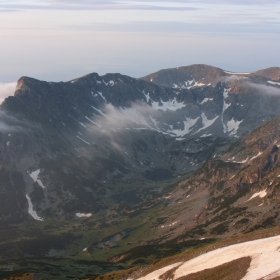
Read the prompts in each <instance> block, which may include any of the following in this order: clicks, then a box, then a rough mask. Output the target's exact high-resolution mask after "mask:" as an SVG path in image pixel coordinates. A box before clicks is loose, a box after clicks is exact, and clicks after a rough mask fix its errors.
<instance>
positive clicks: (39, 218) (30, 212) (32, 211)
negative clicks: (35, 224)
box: [25, 194, 44, 222]
mask: <svg viewBox="0 0 280 280" xmlns="http://www.w3.org/2000/svg"><path fill="white" fill-rule="evenodd" d="M25 197H26V199H27V201H28V214H30V215H31V216H32V218H33V219H34V220H36V221H40V222H43V221H44V219H43V218H41V217H39V216H38V215H37V213H36V211H35V210H34V209H33V204H32V202H31V199H30V197H29V195H28V194H26V195H25Z"/></svg>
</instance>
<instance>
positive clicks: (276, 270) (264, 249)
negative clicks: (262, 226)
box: [138, 235, 280, 280]
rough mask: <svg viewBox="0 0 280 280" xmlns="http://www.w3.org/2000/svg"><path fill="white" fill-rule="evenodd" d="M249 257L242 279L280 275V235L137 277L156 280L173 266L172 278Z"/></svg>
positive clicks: (221, 250)
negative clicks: (248, 265)
mask: <svg viewBox="0 0 280 280" xmlns="http://www.w3.org/2000/svg"><path fill="white" fill-rule="evenodd" d="M243 257H251V259H252V261H251V264H250V267H249V269H248V270H247V273H246V275H245V276H244V277H243V278H242V279H241V280H256V279H262V278H264V279H265V280H270V279H273V278H275V277H277V276H280V235H278V236H274V237H269V238H264V239H258V240H254V241H248V242H244V243H240V244H235V245H231V246H228V247H224V248H220V249H217V250H214V251H211V252H208V253H205V254H203V255H201V256H198V257H196V258H194V259H191V260H189V261H187V262H184V263H181V264H180V263H176V264H173V265H169V266H167V267H164V268H161V269H159V270H156V271H154V272H152V273H150V274H148V275H146V276H144V277H141V278H138V280H151V279H154V280H159V279H160V276H161V275H162V274H163V273H165V272H167V271H169V270H170V269H172V268H174V267H178V268H177V269H176V271H175V273H174V280H176V279H179V278H180V277H182V276H187V275H189V274H191V273H196V272H199V271H203V270H204V269H211V268H214V267H217V266H219V265H222V264H225V263H228V262H231V261H233V260H237V259H240V258H243Z"/></svg>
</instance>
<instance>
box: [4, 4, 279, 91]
mask: <svg viewBox="0 0 280 280" xmlns="http://www.w3.org/2000/svg"><path fill="white" fill-rule="evenodd" d="M279 15H280V1H279V0H277V1H274V0H236V1H234V0H225V1H223V0H211V1H209V0H174V1H167V0H152V1H147V0H146V1H142V0H123V1H119V0H79V1H74V0H35V1H22V0H9V1H6V0H0V35H1V36H0V38H1V43H0V63H1V67H0V97H1V88H4V89H5V90H6V91H7V88H8V87H7V85H6V84H7V83H8V84H9V86H11V84H12V83H14V82H16V81H17V80H18V79H19V78H20V77H21V76H29V77H33V78H36V79H40V80H46V81H68V80H71V79H74V78H77V77H80V76H83V75H85V74H88V73H92V72H97V73H99V74H100V75H103V74H105V73H116V72H117V73H121V74H125V75H129V76H132V77H135V78H138V77H142V76H145V75H147V74H150V73H152V72H155V71H158V70H160V69H164V68H172V67H179V66H187V65H191V64H198V63H199V64H200V63H203V64H208V65H213V66H217V67H220V68H222V69H225V70H229V71H237V72H238V71H240V72H251V71H255V70H258V69H263V68H267V67H270V66H280V51H279V50H280V36H279V35H280V16H279Z"/></svg>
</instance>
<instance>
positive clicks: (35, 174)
mask: <svg viewBox="0 0 280 280" xmlns="http://www.w3.org/2000/svg"><path fill="white" fill-rule="evenodd" d="M39 174H40V169H38V170H36V171H33V172H32V173H30V174H29V176H30V177H31V178H32V179H33V181H34V182H37V183H38V185H39V186H40V187H41V188H42V189H44V188H45V186H44V185H43V183H42V181H41V180H40V179H39V178H38V177H39Z"/></svg>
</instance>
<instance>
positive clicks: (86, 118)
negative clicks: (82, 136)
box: [85, 116, 102, 128]
mask: <svg viewBox="0 0 280 280" xmlns="http://www.w3.org/2000/svg"><path fill="white" fill-rule="evenodd" d="M85 118H86V119H87V120H88V121H90V122H91V123H93V124H95V125H97V126H98V127H99V128H101V127H102V126H101V125H100V124H98V123H96V122H94V121H93V120H91V119H90V118H88V117H87V116H85Z"/></svg>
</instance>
